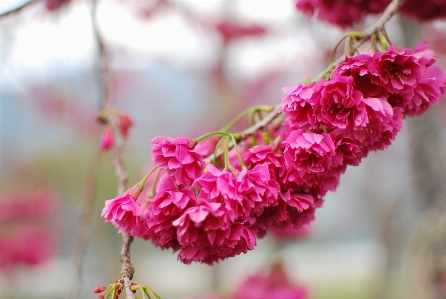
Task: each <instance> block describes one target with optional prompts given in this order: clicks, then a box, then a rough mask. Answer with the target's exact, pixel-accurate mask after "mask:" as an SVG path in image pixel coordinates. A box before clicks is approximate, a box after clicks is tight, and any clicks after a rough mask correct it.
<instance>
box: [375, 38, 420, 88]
mask: <svg viewBox="0 0 446 299" xmlns="http://www.w3.org/2000/svg"><path fill="white" fill-rule="evenodd" d="M371 68H373V70H374V72H376V73H378V74H379V77H380V82H381V83H382V84H383V85H384V87H385V88H386V90H387V91H388V92H389V93H395V94H407V93H409V92H411V91H412V90H413V89H414V88H415V87H416V85H417V83H418V81H419V80H420V78H421V75H422V72H423V68H422V66H421V65H420V64H419V63H418V60H417V58H416V57H415V55H414V53H413V51H412V50H410V49H402V50H400V51H399V52H397V51H396V50H395V48H394V47H393V46H390V47H389V48H388V49H387V50H386V51H384V52H377V53H375V54H374V57H373V66H371Z"/></svg>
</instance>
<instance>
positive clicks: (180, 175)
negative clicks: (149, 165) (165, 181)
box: [152, 137, 204, 186]
mask: <svg viewBox="0 0 446 299" xmlns="http://www.w3.org/2000/svg"><path fill="white" fill-rule="evenodd" d="M152 143H153V147H152V156H153V162H154V165H155V166H159V167H160V168H162V169H165V170H167V172H168V173H169V174H170V175H171V176H172V177H173V178H174V179H175V182H176V184H178V185H186V186H190V185H191V184H192V182H193V181H194V180H195V179H196V178H197V177H199V176H200V175H201V174H202V171H203V165H204V161H203V157H202V156H201V155H200V154H198V153H197V152H195V151H194V147H195V144H196V143H195V142H194V141H191V140H189V139H188V138H186V137H180V138H175V139H174V138H170V137H155V138H153V139H152Z"/></svg>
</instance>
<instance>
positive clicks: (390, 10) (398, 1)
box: [315, 0, 405, 80]
mask: <svg viewBox="0 0 446 299" xmlns="http://www.w3.org/2000/svg"><path fill="white" fill-rule="evenodd" d="M404 1H405V0H393V1H392V2H391V3H390V4H389V5H388V6H387V7H386V9H385V10H384V12H383V13H382V14H381V16H380V17H379V18H378V19H377V20H376V22H375V23H373V24H372V25H371V26H369V27H368V28H366V29H364V30H363V31H362V32H361V37H360V38H359V39H358V44H359V46H361V45H362V44H363V43H364V42H365V41H366V40H368V39H369V38H371V37H372V36H373V35H374V34H376V33H378V32H379V31H381V30H383V29H384V26H385V25H386V23H387V22H388V21H389V20H390V19H391V18H392V17H393V16H394V15H395V13H396V12H397V11H398V9H399V8H400V7H401V5H403V3H404ZM359 46H358V47H359ZM345 57H346V55H345V54H343V55H341V56H340V57H338V59H336V60H335V61H333V62H332V63H330V65H329V66H328V67H327V68H326V69H325V70H323V71H322V72H320V73H319V74H318V75H317V77H315V78H316V79H315V80H317V79H319V78H321V77H322V76H323V75H324V74H326V73H327V72H329V71H330V70H331V69H333V68H334V67H335V66H337V65H338V64H340V63H341V62H342V61H344V59H345Z"/></svg>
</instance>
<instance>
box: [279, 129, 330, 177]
mask: <svg viewBox="0 0 446 299" xmlns="http://www.w3.org/2000/svg"><path fill="white" fill-rule="evenodd" d="M283 144H284V145H285V150H284V157H285V161H286V162H287V163H288V164H289V165H290V166H291V167H293V168H295V169H296V170H297V171H298V172H299V173H315V172H322V171H325V170H328V169H329V168H330V167H332V166H334V165H337V162H336V159H334V158H335V145H334V143H333V140H332V139H331V137H330V135H329V134H316V133H310V132H308V133H306V132H303V131H302V130H295V131H293V132H291V134H290V136H288V138H287V139H286V140H284V141H283Z"/></svg>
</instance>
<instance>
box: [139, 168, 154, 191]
mask: <svg viewBox="0 0 446 299" xmlns="http://www.w3.org/2000/svg"><path fill="white" fill-rule="evenodd" d="M157 168H158V166H155V167H153V168H152V170H150V172H149V173H148V174H147V175H146V176H145V177H144V178H143V179H142V180H141V181H139V183H138V184H136V185H138V186H139V187H141V189H143V188H144V184H145V183H146V181H147V179H148V178H149V177H150V176H151V175H152V173H154V172H155V170H156V169H157Z"/></svg>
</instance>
